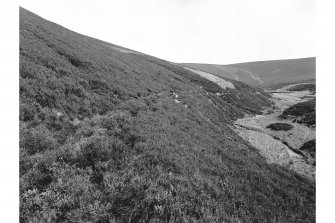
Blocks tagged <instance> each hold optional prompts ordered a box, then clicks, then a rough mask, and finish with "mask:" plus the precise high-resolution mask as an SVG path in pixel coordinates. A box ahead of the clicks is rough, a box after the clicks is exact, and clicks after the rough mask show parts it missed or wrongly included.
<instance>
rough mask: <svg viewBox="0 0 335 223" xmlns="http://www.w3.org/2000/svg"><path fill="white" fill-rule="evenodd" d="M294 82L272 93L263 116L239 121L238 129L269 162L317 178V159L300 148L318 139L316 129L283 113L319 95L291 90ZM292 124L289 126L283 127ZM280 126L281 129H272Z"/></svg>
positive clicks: (310, 177)
mask: <svg viewBox="0 0 335 223" xmlns="http://www.w3.org/2000/svg"><path fill="white" fill-rule="evenodd" d="M290 87H292V85H289V86H285V87H283V88H280V89H278V90H276V91H273V92H272V96H273V98H272V101H273V102H274V105H273V106H272V108H271V109H270V110H269V109H266V110H264V111H263V114H262V115H256V116H251V117H250V116H247V117H245V118H242V119H238V120H237V121H236V122H235V127H236V129H235V131H236V132H237V133H238V134H239V135H240V136H241V137H242V138H243V139H244V140H246V141H248V142H249V143H250V144H251V145H252V146H254V147H255V148H257V149H258V150H259V151H260V153H261V154H262V155H263V156H264V157H265V158H266V160H267V162H269V163H276V164H279V165H282V166H285V167H287V168H289V169H292V170H293V171H295V172H297V173H299V174H301V175H304V176H306V177H308V178H309V179H312V180H313V181H314V180H315V157H314V159H313V158H311V157H309V156H308V155H307V154H304V153H303V152H302V151H301V150H300V148H301V147H302V146H303V145H304V144H305V143H306V142H309V141H311V140H315V129H313V128H309V127H307V126H305V125H303V124H299V123H296V122H293V121H292V120H287V119H282V118H280V115H281V114H282V112H283V111H284V110H285V109H287V108H288V107H290V106H292V105H295V104H297V103H302V102H308V101H310V100H313V98H314V97H315V95H313V92H310V91H308V90H307V91H289V90H287V89H289V88H290ZM278 123H280V124H281V125H282V126H285V124H286V126H288V127H289V128H288V129H284V128H280V124H278ZM271 124H272V125H275V124H276V125H277V126H278V129H271V128H269V126H270V125H271Z"/></svg>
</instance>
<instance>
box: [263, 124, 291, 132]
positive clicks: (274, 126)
mask: <svg viewBox="0 0 335 223" xmlns="http://www.w3.org/2000/svg"><path fill="white" fill-rule="evenodd" d="M266 128H268V129H271V130H274V131H289V130H291V129H292V128H293V126H292V125H290V124H287V123H273V124H270V125H268V126H267V127H266Z"/></svg>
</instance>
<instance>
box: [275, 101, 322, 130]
mask: <svg viewBox="0 0 335 223" xmlns="http://www.w3.org/2000/svg"><path fill="white" fill-rule="evenodd" d="M315 114H316V113H315V100H311V101H306V102H301V103H298V104H295V105H293V106H291V107H289V108H287V109H285V110H284V111H283V113H282V114H281V115H280V116H279V117H280V118H282V119H289V118H290V119H294V120H295V121H296V122H297V123H300V124H304V125H307V126H310V127H314V126H315Z"/></svg>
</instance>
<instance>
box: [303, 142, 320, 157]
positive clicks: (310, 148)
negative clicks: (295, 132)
mask: <svg viewBox="0 0 335 223" xmlns="http://www.w3.org/2000/svg"><path fill="white" fill-rule="evenodd" d="M315 148H316V143H315V139H313V140H310V141H308V142H305V143H304V144H303V145H302V146H301V147H300V150H301V151H306V152H307V153H308V154H310V155H311V156H312V157H313V158H315V151H316V150H315Z"/></svg>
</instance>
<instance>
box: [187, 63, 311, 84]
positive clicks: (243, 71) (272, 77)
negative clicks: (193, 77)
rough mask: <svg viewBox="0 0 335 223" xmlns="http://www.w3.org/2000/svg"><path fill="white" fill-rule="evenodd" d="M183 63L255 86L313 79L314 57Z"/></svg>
mask: <svg viewBox="0 0 335 223" xmlns="http://www.w3.org/2000/svg"><path fill="white" fill-rule="evenodd" d="M183 65H184V66H187V67H190V68H194V69H198V70H201V71H206V72H209V73H212V74H215V75H217V76H219V77H225V78H230V79H235V80H239V81H242V82H244V83H247V84H251V85H256V86H263V85H269V84H279V83H288V82H296V81H304V80H310V79H315V57H310V58H302V59H289V60H270V61H258V62H249V63H238V64H229V65H216V64H193V63H184V64H183Z"/></svg>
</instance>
